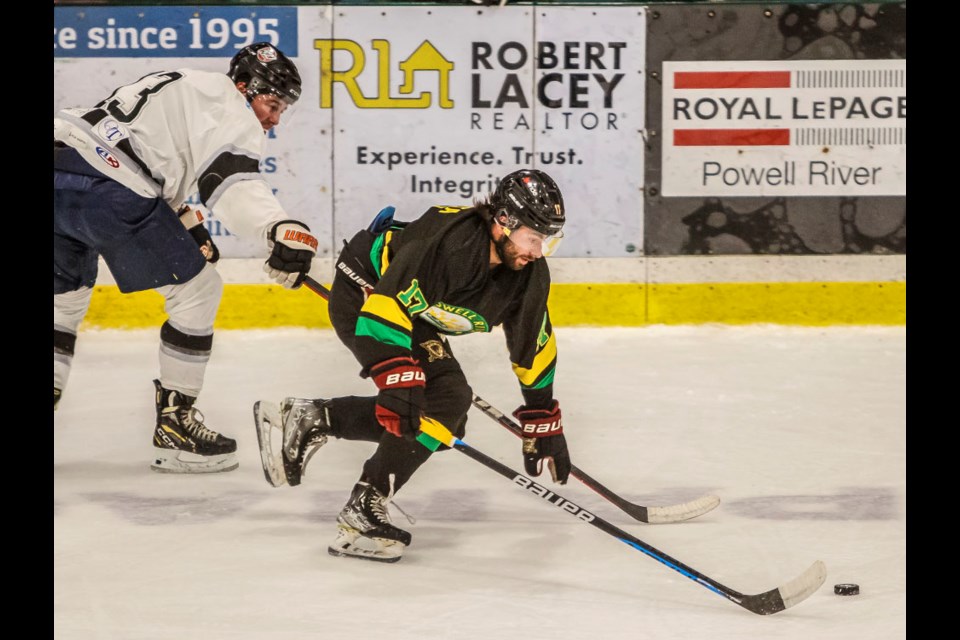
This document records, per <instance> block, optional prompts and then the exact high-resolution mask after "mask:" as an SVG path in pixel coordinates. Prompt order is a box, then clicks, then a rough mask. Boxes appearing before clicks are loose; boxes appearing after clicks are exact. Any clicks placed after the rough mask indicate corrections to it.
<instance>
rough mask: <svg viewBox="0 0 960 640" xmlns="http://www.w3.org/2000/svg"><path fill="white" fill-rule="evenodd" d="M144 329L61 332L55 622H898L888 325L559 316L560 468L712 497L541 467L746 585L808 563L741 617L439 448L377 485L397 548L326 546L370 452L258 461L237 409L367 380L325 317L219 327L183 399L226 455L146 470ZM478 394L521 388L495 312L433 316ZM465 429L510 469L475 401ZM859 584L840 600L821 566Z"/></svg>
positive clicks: (896, 438) (700, 626)
mask: <svg viewBox="0 0 960 640" xmlns="http://www.w3.org/2000/svg"><path fill="white" fill-rule="evenodd" d="M158 333H159V331H158V330H151V331H129V332H124V331H84V332H81V334H80V337H79V340H78V343H77V352H76V359H75V363H74V369H73V373H72V375H71V379H70V384H69V386H68V387H67V390H66V392H65V394H64V397H63V400H62V401H61V403H60V409H59V410H58V411H57V412H56V413H55V415H54V469H53V471H54V633H55V637H56V638H58V639H59V640H68V639H83V640H89V639H108V638H111V639H112V638H118V639H125V640H126V639H153V638H157V639H161V638H162V639H164V640H166V639H169V638H187V639H193V638H197V639H204V640H208V639H214V640H219V639H223V640H254V639H256V640H261V639H264V638H270V639H279V640H287V639H290V640H293V639H299V638H331V639H337V640H342V639H350V640H362V639H367V638H373V639H384V640H402V639H414V638H416V639H420V638H456V639H483V640H488V639H493V638H497V639H503V638H507V639H509V638H518V639H522V640H539V639H544V640H567V639H581V638H588V639H589V638H592V639H597V640H601V639H602V640H612V639H619V638H629V639H664V640H672V639H677V640H679V639H683V640H689V639H690V638H709V639H710V640H723V639H738V640H739V639H745V638H751V639H754V638H755V639H763V640H780V639H793V638H797V639H802V640H832V639H836V640H840V639H843V640H849V639H850V638H869V639H870V640H884V639H887V638H904V637H906V330H905V328H903V327H895V328H884V327H851V328H840V327H831V328H789V327H775V326H756V327H724V326H701V327H646V328H636V329H627V328H623V329H609V328H603V329H587V328H577V329H573V328H563V327H560V328H559V329H558V330H557V338H558V349H559V368H558V374H557V379H556V394H557V397H558V398H559V399H560V402H561V406H562V408H563V412H564V424H565V429H566V433H567V439H568V442H569V445H570V450H571V455H572V458H573V461H574V464H576V465H577V466H578V467H580V468H582V469H583V470H584V471H585V472H587V473H589V474H590V475H592V476H593V477H595V478H596V479H597V480H599V481H600V482H602V483H604V484H605V485H606V486H607V487H609V488H610V489H612V490H613V491H615V492H617V493H619V494H620V495H621V496H623V497H625V498H627V499H630V500H632V501H634V502H637V503H639V504H644V505H648V506H652V505H665V504H672V503H676V502H683V501H686V500H690V499H693V498H695V497H697V496H699V495H702V494H704V493H715V494H716V495H719V496H720V497H721V499H722V502H721V504H720V506H719V507H718V508H717V509H716V510H714V511H713V512H711V513H709V514H707V515H705V516H702V517H701V518H698V519H696V520H693V521H690V522H686V523H681V524H672V525H647V524H643V523H640V522H636V521H634V520H632V519H631V518H630V517H629V516H627V515H626V514H624V513H623V512H621V511H619V510H618V509H617V508H616V507H614V506H613V505H612V504H610V503H608V502H606V501H605V500H603V499H602V498H601V497H599V496H598V495H597V494H596V493H594V492H592V491H591V490H589V489H588V488H587V487H586V486H585V485H583V484H582V483H580V482H578V481H576V480H574V479H572V478H571V481H570V483H569V484H567V485H566V486H563V487H557V486H555V485H553V484H552V483H550V482H549V481H545V482H544V484H546V485H547V486H548V487H550V488H551V489H556V490H557V492H558V493H560V495H562V496H564V497H566V498H569V499H570V500H572V501H574V502H575V503H577V504H579V505H580V506H582V507H584V508H587V509H589V510H591V511H592V512H594V513H596V514H597V515H599V516H600V517H601V518H604V519H606V520H608V521H609V522H611V523H613V524H615V525H616V526H618V527H620V528H622V529H625V530H626V531H629V532H630V533H632V534H633V535H635V536H637V537H638V538H640V539H641V540H643V541H644V542H646V543H647V544H650V545H652V546H653V547H655V548H657V549H659V550H660V551H662V552H664V553H666V554H669V555H671V556H673V557H674V558H676V559H677V560H680V561H681V562H683V563H685V564H687V565H688V566H690V567H692V568H694V569H695V570H697V571H699V572H701V573H703V574H705V575H707V576H709V577H710V578H712V579H714V580H716V581H718V582H720V583H722V584H724V585H726V586H728V587H731V588H733V589H736V590H738V591H741V592H743V593H747V594H751V593H758V592H761V591H765V590H767V589H771V588H774V587H777V586H780V585H783V584H785V583H786V582H788V581H789V580H791V579H793V578H794V577H796V576H797V575H799V574H800V573H801V572H802V571H804V570H805V569H806V568H807V567H808V566H810V564H811V563H812V562H813V561H814V560H822V561H823V562H825V563H826V566H827V582H826V584H825V585H824V586H823V587H822V588H821V589H820V590H819V591H818V592H816V593H815V594H814V595H813V596H811V597H810V598H809V599H808V600H806V601H804V602H802V603H800V604H798V605H797V606H796V607H794V608H791V609H788V610H787V611H784V612H781V613H778V614H776V615H773V616H758V615H754V614H752V613H750V612H748V611H746V610H744V609H742V608H740V607H738V606H736V605H735V604H733V603H731V602H728V601H727V600H726V599H724V598H722V597H720V596H718V595H717V594H715V593H713V592H711V591H709V590H708V589H706V588H704V587H703V586H701V585H699V584H697V583H695V582H693V581H692V580H690V579H688V578H686V577H684V576H682V575H680V574H679V573H677V572H675V571H673V570H672V569H670V568H668V567H666V566H664V565H662V564H660V563H658V562H656V561H655V560H653V559H651V558H649V557H647V556H645V555H644V554H642V553H640V552H638V551H637V550H636V549H633V548H631V547H629V546H627V545H624V544H623V543H622V542H620V541H618V540H616V539H615V538H613V537H611V536H609V535H607V534H605V533H603V532H602V531H599V530H598V529H596V528H594V527H592V526H590V525H587V524H584V523H582V522H580V521H578V520H576V519H574V518H572V517H570V516H569V515H568V514H566V513H564V512H562V511H560V510H558V509H556V508H555V507H552V506H550V505H548V504H545V503H544V502H543V501H541V500H539V499H537V498H536V497H534V496H532V495H530V494H529V493H526V492H524V491H522V490H519V489H518V488H517V487H515V486H513V485H512V484H511V483H510V482H509V481H508V480H506V479H505V478H503V477H502V476H499V475H497V474H496V473H494V472H493V471H491V470H489V469H487V468H486V467H484V466H482V465H480V464H479V463H477V462H475V461H473V460H471V459H470V458H468V457H467V456H465V455H463V454H461V453H459V452H456V451H447V452H443V453H440V454H437V455H435V456H434V458H432V459H431V460H430V461H429V462H428V463H427V464H426V465H425V466H424V467H423V468H421V470H420V471H419V472H418V473H417V475H416V476H414V478H413V480H412V481H411V482H410V484H408V485H407V486H406V487H405V488H404V489H403V491H401V492H400V493H399V495H398V496H397V502H399V504H400V506H401V507H403V509H404V510H405V511H407V512H408V513H410V514H412V515H414V516H415V517H416V518H417V522H416V524H415V525H409V524H408V523H407V522H406V521H405V520H404V518H403V516H402V515H401V514H400V513H399V512H397V511H396V510H393V515H394V521H395V522H396V523H397V524H398V525H400V526H404V527H405V528H407V529H409V530H410V531H411V533H412V534H413V544H412V545H411V546H410V547H409V548H408V549H407V552H406V555H405V557H404V558H403V560H402V561H401V562H399V563H397V564H394V565H384V564H378V563H372V562H365V561H360V560H351V559H343V558H334V557H331V556H329V555H327V552H326V546H327V543H328V542H329V541H330V540H331V539H332V537H333V533H334V520H335V518H336V514H337V512H338V511H339V510H340V507H341V506H342V505H343V503H344V501H345V500H346V498H347V496H348V494H349V491H350V488H351V487H352V485H353V483H354V481H355V480H356V479H357V477H358V476H359V473H360V466H361V465H362V463H363V461H364V460H365V459H366V457H367V456H369V455H370V453H372V451H373V445H372V444H369V443H358V442H346V441H333V442H331V443H329V444H328V445H327V446H326V447H324V448H323V449H322V450H321V451H320V452H319V453H318V454H317V455H316V457H314V459H313V460H312V462H311V464H310V466H309V467H308V469H307V474H306V476H305V479H304V482H303V484H302V485H301V486H299V487H295V488H291V487H283V488H279V489H274V488H272V487H270V486H269V485H268V484H267V482H266V481H265V480H264V477H263V473H262V472H261V469H260V462H259V456H258V453H257V444H256V434H255V432H254V427H253V420H252V405H253V403H254V401H255V400H257V399H268V400H273V401H279V400H280V399H281V398H282V397H284V396H287V395H296V396H301V397H330V396H337V395H351V394H357V395H364V394H369V393H371V392H372V389H373V386H372V383H371V382H369V381H367V380H363V379H361V378H359V377H358V375H357V369H358V367H357V365H356V364H355V362H354V361H353V359H352V356H350V354H349V352H348V351H347V350H346V348H345V347H343V346H341V345H340V344H339V343H338V342H337V341H336V338H335V337H334V335H333V332H332V331H324V330H301V329H283V330H269V331H220V332H218V333H217V334H216V336H215V339H214V353H213V357H212V359H211V361H210V365H209V367H208V370H207V381H206V386H205V389H204V391H203V393H202V394H201V396H200V400H199V402H198V407H199V408H200V409H201V411H202V412H203V413H204V414H205V415H206V418H207V423H208V425H209V426H211V427H212V428H214V429H217V430H219V431H221V432H223V433H225V434H226V435H229V436H232V437H234V438H236V439H237V440H238V443H239V457H240V468H239V469H237V470H236V471H234V472H230V473H226V474H215V475H208V476H179V475H167V474H158V473H155V472H152V471H151V470H150V469H149V461H150V458H151V448H152V447H151V428H152V425H153V422H154V407H153V386H152V384H151V380H152V379H153V378H154V377H156V376H157V340H158ZM451 346H452V347H453V351H454V353H455V354H456V355H457V356H458V358H459V360H460V361H461V363H462V364H463V368H464V371H465V372H466V374H467V377H468V379H469V380H470V381H471V384H472V386H473V389H474V392H475V393H477V394H478V395H479V396H481V397H482V398H483V399H485V400H487V401H488V402H490V403H491V404H492V405H493V406H494V407H496V408H498V409H500V410H501V411H503V412H505V413H509V412H510V411H512V410H513V409H514V408H515V407H516V405H517V404H518V403H519V402H520V393H519V390H518V386H517V383H516V379H515V377H514V376H513V373H512V372H511V370H510V366H509V364H508V361H507V355H506V349H505V346H504V341H503V334H502V333H501V332H500V331H499V330H495V331H494V332H493V333H492V334H489V335H471V336H463V337H457V338H453V339H452V340H451ZM465 441H466V442H468V443H469V444H471V445H472V446H474V447H475V448H477V449H479V450H480V451H482V452H484V453H485V454H487V455H489V456H491V457H494V458H495V459H497V460H499V461H500V462H502V463H504V464H507V465H508V466H510V467H512V468H514V469H516V470H518V471H520V470H522V463H521V458H520V443H519V440H518V439H516V438H515V437H514V436H513V435H511V434H510V433H508V432H507V431H506V430H505V429H504V428H502V427H501V426H499V425H497V424H496V423H495V422H493V421H492V420H491V419H489V418H488V417H486V416H484V415H483V414H481V413H480V412H479V411H477V410H476V409H472V410H471V412H470V421H469V423H468V427H467V436H466V437H465ZM839 582H856V583H858V584H859V585H860V589H861V593H860V595H859V596H855V597H840V596H836V595H834V594H833V588H832V587H833V585H834V584H835V583H839Z"/></svg>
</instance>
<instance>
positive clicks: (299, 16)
mask: <svg viewBox="0 0 960 640" xmlns="http://www.w3.org/2000/svg"><path fill="white" fill-rule="evenodd" d="M54 18H55V23H54V111H56V110H58V109H61V108H64V107H76V106H93V105H94V104H96V103H97V102H99V101H100V100H103V99H104V98H106V97H107V96H109V95H110V94H111V93H112V91H113V90H114V89H115V88H116V87H118V86H120V85H122V84H126V83H129V82H133V81H135V80H137V79H138V78H140V77H142V76H143V75H145V74H147V73H151V72H154V71H161V70H167V69H178V68H184V67H189V68H199V69H205V70H210V71H222V72H226V70H227V68H228V66H229V61H230V58H231V57H232V56H233V55H234V54H235V53H236V52H237V51H238V50H239V49H241V48H242V47H243V46H245V45H247V44H250V43H251V42H255V41H260V40H266V41H269V42H272V43H273V44H275V45H276V46H277V47H278V48H279V49H281V50H282V51H283V52H284V53H286V54H287V55H288V56H290V57H291V58H292V59H293V60H294V62H295V63H296V64H297V67H298V69H299V71H300V74H301V76H302V78H303V96H302V98H301V99H300V101H299V102H298V104H297V105H296V109H295V113H294V114H293V116H292V117H290V118H288V119H285V120H281V124H280V125H279V126H278V127H276V128H275V129H274V130H272V131H271V132H270V134H269V140H268V141H267V146H266V148H267V153H266V155H265V157H264V159H263V162H262V163H261V172H262V173H263V174H264V177H265V178H266V180H267V181H268V183H269V184H270V185H271V187H273V188H274V191H275V193H276V194H277V197H278V198H279V199H280V201H281V203H282V204H283V205H284V207H285V208H286V209H287V211H288V212H289V213H290V215H291V217H295V218H299V219H302V220H304V221H305V222H307V224H309V225H310V227H311V229H312V230H313V231H315V232H316V233H317V235H318V238H319V239H320V250H319V252H318V255H320V256H323V257H331V256H332V255H335V254H336V253H337V252H338V251H339V249H340V246H341V243H342V240H344V239H348V238H349V237H350V236H352V235H353V233H355V232H356V231H357V230H358V229H360V228H363V227H366V226H367V225H368V224H369V222H370V221H371V220H372V218H373V217H374V215H375V214H376V213H377V212H378V211H379V210H380V209H381V208H383V207H384V206H386V205H393V206H395V207H396V208H397V218H398V219H400V220H409V219H413V218H415V217H417V216H418V215H420V213H422V212H423V211H424V210H425V209H426V208H428V207H430V206H432V205H435V204H448V205H454V206H465V205H469V204H471V203H472V202H473V201H474V200H475V199H477V198H481V197H484V196H486V195H487V194H488V193H489V192H491V191H493V190H494V189H495V188H496V184H497V180H498V178H499V177H500V176H502V175H505V174H506V173H508V172H510V171H512V170H514V169H518V168H522V167H532V168H538V169H541V170H544V171H546V172H547V173H549V174H550V175H551V176H552V177H553V178H554V179H555V180H556V181H557V182H558V183H559V185H560V186H561V188H562V190H563V194H564V199H565V204H566V206H567V209H568V215H569V222H568V224H567V227H566V229H565V232H566V236H567V237H566V239H565V240H564V242H563V244H562V245H561V246H560V250H559V252H558V254H557V255H559V256H561V257H616V256H629V255H637V254H638V253H639V252H640V250H641V248H642V242H643V240H642V238H643V201H642V186H643V185H642V183H643V175H644V146H643V145H644V141H643V129H644V104H645V98H644V85H645V79H644V74H643V69H644V50H645V31H646V28H645V11H644V10H643V9H642V8H638V7H600V6H598V7H591V8H590V9H589V10H584V9H583V8H582V7H549V8H534V7H528V6H512V5H507V6H505V7H492V8H485V9H478V8H475V7H469V6H389V7H388V6H380V7H369V6H368V7H364V6H338V7H332V6H324V5H321V6H305V7H289V6H284V7H269V6H257V7H249V8H246V7H219V6H217V7H209V6H204V7H179V6H178V7H54ZM192 202H193V204H194V205H197V206H199V200H198V199H197V198H194V199H193V201H192ZM200 208H201V210H202V211H203V212H204V214H205V215H208V220H207V224H208V227H209V228H210V231H211V233H212V234H213V235H214V237H215V239H216V241H217V244H218V246H219V247H220V250H221V254H222V255H223V256H224V257H255V256H259V255H261V254H262V253H263V248H262V247H261V246H260V243H258V242H256V241H254V240H251V239H246V238H237V237H235V236H233V235H231V234H230V233H229V231H228V230H227V229H226V228H225V227H223V226H222V225H221V224H220V222H219V220H217V218H216V216H215V215H210V212H208V211H206V210H205V209H203V208H202V207H200Z"/></svg>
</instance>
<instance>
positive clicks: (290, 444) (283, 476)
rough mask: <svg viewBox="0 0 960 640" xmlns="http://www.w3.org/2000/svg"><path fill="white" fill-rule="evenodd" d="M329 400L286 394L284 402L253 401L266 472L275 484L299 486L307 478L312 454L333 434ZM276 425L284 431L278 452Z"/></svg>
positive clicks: (261, 460)
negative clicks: (307, 468) (289, 396)
mask: <svg viewBox="0 0 960 640" xmlns="http://www.w3.org/2000/svg"><path fill="white" fill-rule="evenodd" d="M328 405H329V401H328V400H323V399H319V398H318V399H316V400H305V399H301V398H284V400H283V402H281V403H280V406H279V407H278V406H277V405H275V404H273V403H271V402H266V401H258V402H256V403H255V404H254V405H253V419H254V421H255V422H256V425H257V440H258V442H259V443H260V462H261V463H262V464H263V475H264V477H265V478H266V479H267V482H269V483H270V484H271V485H273V486H274V487H282V486H283V485H285V484H289V485H290V486H291V487H295V486H297V485H298V484H300V481H301V479H302V478H303V473H304V469H305V468H306V466H307V463H308V462H310V458H312V457H313V454H315V453H316V452H317V451H318V450H319V449H320V447H322V446H323V445H324V444H326V442H327V438H328V436H329V434H330V417H329V414H328ZM273 428H276V429H277V430H278V431H280V432H282V434H283V436H282V442H281V443H279V448H280V453H274V448H275V447H274V438H273V437H272V436H275V435H276V433H277V432H275V431H273Z"/></svg>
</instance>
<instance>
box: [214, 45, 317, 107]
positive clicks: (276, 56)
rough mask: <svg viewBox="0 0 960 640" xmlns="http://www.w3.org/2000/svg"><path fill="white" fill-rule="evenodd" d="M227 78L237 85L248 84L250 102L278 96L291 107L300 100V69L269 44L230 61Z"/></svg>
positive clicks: (249, 49)
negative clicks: (266, 95) (259, 97)
mask: <svg viewBox="0 0 960 640" xmlns="http://www.w3.org/2000/svg"><path fill="white" fill-rule="evenodd" d="M227 75H228V76H230V79H231V80H233V82H234V83H237V82H246V83H247V91H246V93H245V95H246V98H247V102H250V101H251V100H253V99H254V98H255V97H256V96H258V95H260V94H261V93H268V94H270V95H274V96H277V97H278V98H280V99H281V100H283V101H284V102H286V103H287V104H289V105H292V104H293V103H295V102H296V101H297V100H299V99H300V87H301V83H300V72H299V71H297V65H295V64H293V61H292V60H290V58H288V57H287V56H285V55H283V53H282V52H281V51H280V50H279V49H277V48H276V47H274V46H273V45H272V44H270V43H269V42H255V43H253V44H251V45H247V46H246V47H244V48H243V49H241V50H240V51H239V52H238V53H237V55H235V56H233V59H232V60H231V61H230V70H229V71H227Z"/></svg>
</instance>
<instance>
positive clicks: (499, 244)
mask: <svg viewBox="0 0 960 640" xmlns="http://www.w3.org/2000/svg"><path fill="white" fill-rule="evenodd" d="M508 242H510V236H508V235H507V234H503V235H502V236H500V239H499V240H494V241H493V250H494V251H496V252H497V257H499V258H500V263H501V264H507V256H506V254H505V253H504V250H503V247H504V246H505V245H506V244H507V243H508Z"/></svg>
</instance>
